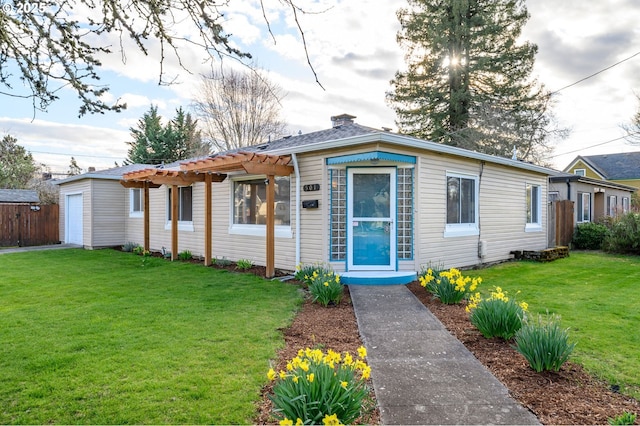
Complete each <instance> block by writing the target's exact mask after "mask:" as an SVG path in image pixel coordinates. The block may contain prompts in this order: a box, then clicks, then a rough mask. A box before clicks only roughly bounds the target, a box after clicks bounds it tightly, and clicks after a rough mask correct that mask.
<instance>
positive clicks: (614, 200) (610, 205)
mask: <svg viewBox="0 0 640 426" xmlns="http://www.w3.org/2000/svg"><path fill="white" fill-rule="evenodd" d="M607 211H608V212H609V216H611V217H615V216H616V215H617V214H618V197H616V196H615V195H609V196H608V197H607Z"/></svg>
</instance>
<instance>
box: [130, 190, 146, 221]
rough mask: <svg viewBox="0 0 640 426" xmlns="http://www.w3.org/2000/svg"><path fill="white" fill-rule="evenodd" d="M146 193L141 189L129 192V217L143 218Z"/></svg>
mask: <svg viewBox="0 0 640 426" xmlns="http://www.w3.org/2000/svg"><path fill="white" fill-rule="evenodd" d="M143 195H144V192H143V191H142V189H140V188H131V189H130V190H129V216H131V217H142V215H143V212H144V200H143Z"/></svg>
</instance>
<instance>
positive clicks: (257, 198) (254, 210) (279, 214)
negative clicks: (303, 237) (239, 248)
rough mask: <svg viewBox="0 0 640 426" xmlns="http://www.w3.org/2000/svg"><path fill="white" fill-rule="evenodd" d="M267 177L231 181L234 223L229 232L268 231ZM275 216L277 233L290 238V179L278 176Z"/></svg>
mask: <svg viewBox="0 0 640 426" xmlns="http://www.w3.org/2000/svg"><path fill="white" fill-rule="evenodd" d="M266 179H267V178H266V177H265V176H261V177H255V176H253V177H249V178H238V179H233V180H231V181H230V184H231V185H232V191H231V197H232V199H231V206H232V212H231V224H230V229H229V232H230V233H232V234H241V235H255V236H264V235H266V223H267V182H266ZM273 210H274V212H273V213H274V220H275V231H276V237H279V238H291V237H292V233H291V179H290V177H289V176H276V177H275V197H274V206H273Z"/></svg>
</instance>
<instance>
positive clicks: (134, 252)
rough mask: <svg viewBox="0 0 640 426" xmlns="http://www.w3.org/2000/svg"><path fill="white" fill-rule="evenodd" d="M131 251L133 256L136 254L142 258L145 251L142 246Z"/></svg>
mask: <svg viewBox="0 0 640 426" xmlns="http://www.w3.org/2000/svg"><path fill="white" fill-rule="evenodd" d="M131 251H132V252H133V254H137V255H139V256H142V255H143V254H144V251H145V250H144V247H142V246H136V247H134V248H133V249H132V250H131Z"/></svg>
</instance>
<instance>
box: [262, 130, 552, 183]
mask: <svg viewBox="0 0 640 426" xmlns="http://www.w3.org/2000/svg"><path fill="white" fill-rule="evenodd" d="M370 142H388V143H392V144H396V145H400V146H404V147H408V148H417V149H426V150H429V151H433V152H437V153H441V154H449V155H455V156H460V157H466V158H471V159H474V160H478V161H486V162H491V163H495V164H501V165H504V166H509V167H515V168H519V169H525V170H528V171H532V172H536V173H541V174H544V175H550V174H551V173H552V172H551V170H550V169H548V168H546V167H542V166H538V165H535V164H530V163H524V162H522V161H518V160H512V159H509V158H502V157H496V156H493V155H488V154H483V153H479V152H475V151H469V150H466V149H462V148H457V147H453V146H449V145H443V144H439V143H436V142H429V141H425V140H422V139H417V138H414V137H411V136H404V135H399V134H396V133H389V132H382V131H381V132H376V133H370V134H366V135H359V136H352V137H348V138H343V139H333V140H328V141H322V142H316V143H311V144H307V145H302V146H297V147H289V148H286V149H279V150H273V151H269V153H270V154H273V155H279V154H301V153H307V152H313V151H320V150H325V149H332V148H339V147H344V146H345V145H361V144H365V143H370Z"/></svg>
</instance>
